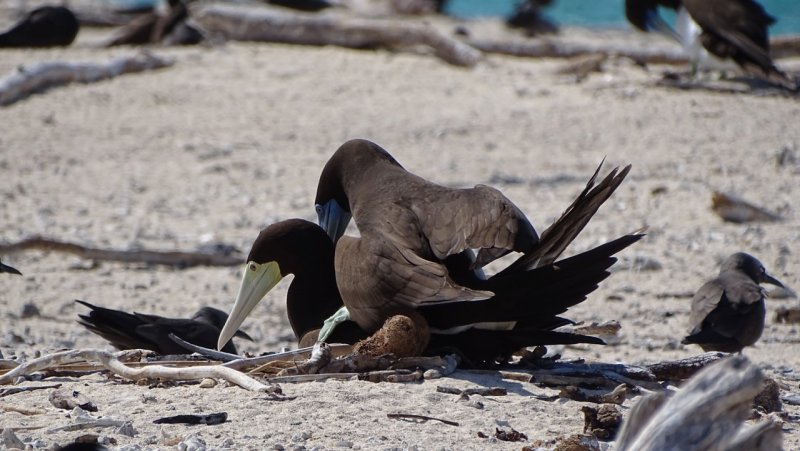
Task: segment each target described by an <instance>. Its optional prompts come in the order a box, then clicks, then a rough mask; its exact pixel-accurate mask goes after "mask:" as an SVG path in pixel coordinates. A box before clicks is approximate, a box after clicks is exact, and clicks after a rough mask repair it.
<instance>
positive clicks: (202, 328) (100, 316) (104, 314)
mask: <svg viewBox="0 0 800 451" xmlns="http://www.w3.org/2000/svg"><path fill="white" fill-rule="evenodd" d="M75 302H77V303H79V304H82V305H85V306H86V307H89V308H90V309H91V311H90V312H89V314H88V315H78V317H79V318H80V319H79V320H78V323H79V324H81V325H82V326H84V327H86V328H87V329H89V331H91V332H93V333H95V334H97V335H99V336H101V337H103V338H105V339H106V340H108V342H109V343H111V345H112V346H114V347H115V348H117V349H119V350H125V349H149V350H151V351H155V352H157V353H159V354H161V355H176V354H186V353H187V352H188V351H187V350H186V349H185V348H183V347H182V346H180V345H179V344H177V343H175V342H174V341H173V340H172V339H171V338H169V334H175V335H176V336H177V337H179V338H181V339H182V340H184V341H187V342H189V343H191V344H194V345H197V346H200V347H203V348H214V347H215V346H216V345H217V341H218V339H219V331H220V329H221V328H222V326H223V325H224V324H225V321H227V320H228V315H227V314H226V313H225V312H223V311H221V310H219V309H215V308H213V307H203V308H201V309H200V310H198V311H197V313H195V314H194V315H192V317H191V318H189V319H186V318H165V317H163V316H157V315H145V314H142V313H126V312H123V311H120V310H113V309H108V308H104V307H98V306H95V305H92V304H90V303H88V302H84V301H77V300H76V301H75ZM231 336H233V337H239V338H244V339H245V340H250V341H253V339H252V338H250V336H249V335H247V334H246V333H244V332H242V331H240V330H236V331H234V333H233V334H231ZM230 338H231V337H228V339H227V340H225V343H224V346H222V347H221V349H220V350H221V351H223V352H227V353H229V354H237V352H236V346H234V344H233V342H232V341H230Z"/></svg>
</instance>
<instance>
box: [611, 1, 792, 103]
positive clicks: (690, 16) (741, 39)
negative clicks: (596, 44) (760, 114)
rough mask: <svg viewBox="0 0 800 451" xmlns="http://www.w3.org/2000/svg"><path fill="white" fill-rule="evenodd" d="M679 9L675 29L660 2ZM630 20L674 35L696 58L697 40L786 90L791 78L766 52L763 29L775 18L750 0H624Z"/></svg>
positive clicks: (789, 86) (708, 49) (704, 46)
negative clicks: (661, 8) (664, 13)
mask: <svg viewBox="0 0 800 451" xmlns="http://www.w3.org/2000/svg"><path fill="white" fill-rule="evenodd" d="M659 6H661V7H665V8H671V9H674V10H676V11H677V12H678V18H677V20H676V29H677V31H673V30H672V29H671V28H670V27H669V25H667V24H666V22H664V20H663V19H661V17H660V16H659V14H658V10H657V9H658V7H659ZM625 14H626V16H627V17H628V21H629V22H630V23H631V24H632V25H633V26H635V27H636V28H638V29H640V30H642V31H658V32H661V33H664V34H667V35H669V36H671V37H673V38H675V39H677V40H678V41H679V42H680V43H681V44H682V45H683V47H684V49H686V51H687V53H688V54H689V56H690V58H692V59H693V60H694V64H697V63H698V62H699V60H701V59H703V57H704V56H703V55H702V54H701V53H700V51H701V49H700V45H702V48H703V49H705V50H706V51H707V52H708V53H710V54H712V55H714V56H716V57H719V58H721V59H728V58H730V59H732V60H733V61H734V62H736V64H738V65H739V66H740V67H741V68H742V69H743V70H744V71H745V72H746V73H748V74H749V75H752V76H755V77H759V78H762V79H764V80H767V81H769V82H770V83H773V84H775V85H778V86H782V87H784V88H786V89H789V90H794V89H797V84H796V83H795V81H794V80H793V79H792V78H791V77H789V76H788V75H786V74H785V73H784V72H782V71H781V70H780V69H778V68H777V67H776V66H775V64H774V63H773V61H772V58H771V57H770V55H769V36H768V33H767V29H768V28H769V26H770V25H772V24H773V23H775V18H773V17H772V16H770V15H769V14H767V12H766V11H764V8H763V7H762V6H761V5H760V4H758V3H757V2H755V1H754V0H683V1H681V0H626V1H625Z"/></svg>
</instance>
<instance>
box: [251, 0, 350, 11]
mask: <svg viewBox="0 0 800 451" xmlns="http://www.w3.org/2000/svg"><path fill="white" fill-rule="evenodd" d="M267 3H269V4H270V5H275V6H282V7H284V8H289V9H294V10H296V11H305V12H310V13H315V12H319V11H322V10H325V9H328V8H331V7H333V6H336V4H335V3H333V2H330V1H328V0H267Z"/></svg>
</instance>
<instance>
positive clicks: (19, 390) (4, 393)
mask: <svg viewBox="0 0 800 451" xmlns="http://www.w3.org/2000/svg"><path fill="white" fill-rule="evenodd" d="M48 388H61V384H53V385H34V386H31V387H12V388H4V389H2V390H0V398H2V397H3V396H10V395H15V394H17V393H25V392H29V391H34V390H45V389H48Z"/></svg>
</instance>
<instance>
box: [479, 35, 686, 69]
mask: <svg viewBox="0 0 800 451" xmlns="http://www.w3.org/2000/svg"><path fill="white" fill-rule="evenodd" d="M468 42H469V45H470V46H472V47H474V48H476V49H478V50H480V51H482V52H484V53H496V54H501V55H510V56H518V57H526V58H574V57H578V56H587V55H598V54H603V55H613V56H621V57H625V58H630V59H632V60H634V61H636V62H638V63H647V64H684V63H686V62H687V61H688V60H687V59H686V56H684V55H683V52H682V51H681V49H680V48H679V47H676V48H675V49H674V50H666V51H665V50H658V49H648V48H634V47H630V46H624V45H611V44H608V43H605V42H599V43H596V44H577V43H569V42H559V41H556V40H549V39H540V40H527V41H490V40H477V39H475V40H470V41H468Z"/></svg>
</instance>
